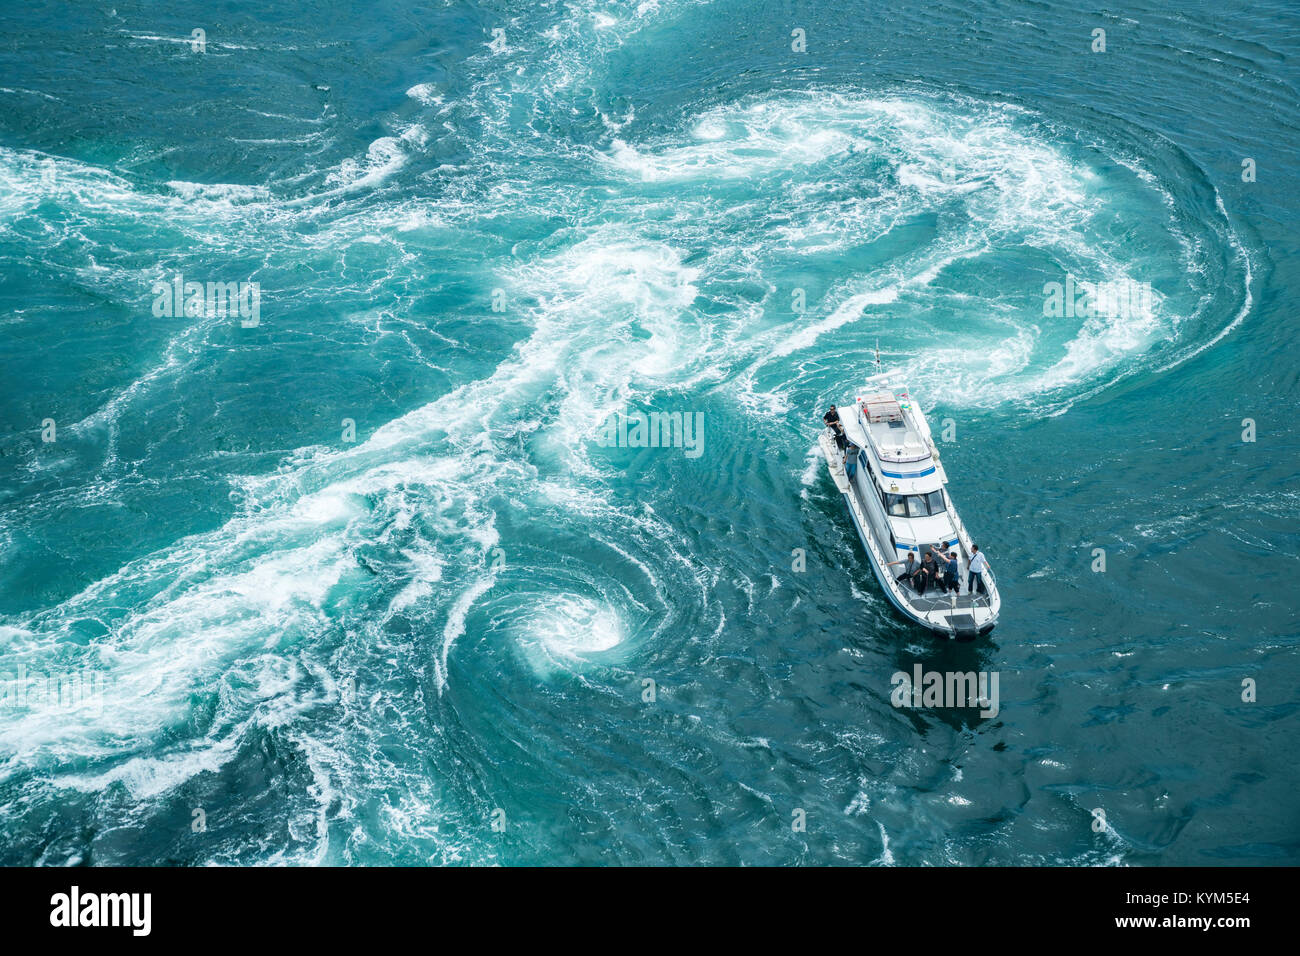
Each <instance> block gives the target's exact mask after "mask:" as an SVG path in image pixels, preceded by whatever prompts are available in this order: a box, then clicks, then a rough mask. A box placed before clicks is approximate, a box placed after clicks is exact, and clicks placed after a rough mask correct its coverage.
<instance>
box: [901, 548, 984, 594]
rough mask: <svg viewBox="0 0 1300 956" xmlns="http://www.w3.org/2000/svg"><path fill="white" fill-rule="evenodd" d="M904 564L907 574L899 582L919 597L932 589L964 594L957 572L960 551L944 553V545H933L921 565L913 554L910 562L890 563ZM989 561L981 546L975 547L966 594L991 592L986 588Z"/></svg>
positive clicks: (909, 554)
mask: <svg viewBox="0 0 1300 956" xmlns="http://www.w3.org/2000/svg"><path fill="white" fill-rule="evenodd" d="M896 564H901V565H904V568H903V573H902V574H900V575H899V576H898V583H899V584H904V585H907V586H908V587H910V588H911V589H912V590H913V591H915V592H916V593H917V594H924V593H925V592H926V591H927V590H928V589H930V588H938V589H939V591H940V593H942V594H947V593H948V592H950V591H951V592H952V593H953V594H958V593H960V592H961V577H960V575H959V573H958V569H957V552H956V551H949V552H947V553H946V554H945V553H944V548H943V545H942V544H935V545H931V546H930V550H929V551H927V552H926V553H925V557H923V558H922V559H921V560H920V561H919V562H918V561H917V560H916V555H915V554H913V553H912V552H911V551H909V552H908V553H907V560H906V561H890V562H889V567H893V566H894V565H896ZM988 566H989V562H988V559H987V558H985V557H984V555H983V554H982V553H981V552H980V546H979V545H978V544H973V545H971V555H970V574H969V576H968V577H967V579H966V593H967V594H974V593H975V591H976V589H977V588H978V589H979V593H980V594H985V593H987V591H986V589H985V587H984V572H985V571H986V570H987V569H988Z"/></svg>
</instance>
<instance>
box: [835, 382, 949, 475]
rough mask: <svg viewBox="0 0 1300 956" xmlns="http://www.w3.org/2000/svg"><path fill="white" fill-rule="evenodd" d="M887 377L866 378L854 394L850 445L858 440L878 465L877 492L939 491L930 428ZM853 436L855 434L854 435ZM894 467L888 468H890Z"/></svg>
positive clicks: (907, 395) (904, 389)
mask: <svg viewBox="0 0 1300 956" xmlns="http://www.w3.org/2000/svg"><path fill="white" fill-rule="evenodd" d="M887 378H888V376H887V375H876V376H872V378H869V379H867V387H866V388H865V389H864V390H863V391H862V392H861V393H860V394H859V395H858V396H857V399H856V401H855V403H854V404H855V407H856V409H857V414H855V415H854V416H853V418H854V424H855V425H856V426H857V427H856V428H855V429H853V432H850V433H849V438H850V439H852V440H853V441H854V442H855V444H858V445H862V444H863V441H864V440H865V442H866V443H867V444H868V445H870V447H871V451H872V452H873V453H874V455H875V456H876V458H877V459H878V460H879V462H880V466H881V467H880V474H878V475H877V476H876V477H877V481H878V483H879V484H880V486H881V488H882V489H884V490H886V491H892V492H895V493H901V494H917V493H924V492H927V491H930V490H933V489H935V488H938V487H940V485H942V484H943V482H944V481H945V476H944V473H943V470H942V468H941V466H940V465H939V462H938V458H937V456H936V455H935V454H934V448H933V444H932V442H931V440H930V429H929V426H928V425H927V424H926V422H925V419H924V417H923V416H922V415H921V413H920V410H919V409H918V408H916V407H915V405H914V404H913V403H912V400H911V396H910V393H909V392H908V390H907V386H906V385H903V384H902V383H898V382H892V383H891V382H888V381H887ZM855 433H856V434H855ZM895 465H896V466H898V467H891V466H895Z"/></svg>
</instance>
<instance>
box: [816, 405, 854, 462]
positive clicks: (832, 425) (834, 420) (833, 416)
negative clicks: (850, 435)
mask: <svg viewBox="0 0 1300 956" xmlns="http://www.w3.org/2000/svg"><path fill="white" fill-rule="evenodd" d="M822 421H824V422H825V423H826V427H827V428H829V429H830V430H831V431H833V432H834V433H835V444H836V445H837V446H839V449H840V451H843V450H844V446H845V444H846V443H847V442H848V439H847V438H845V437H844V426H843V425H842V424H841V423H840V413H839V411H838V410H836V408H835V406H834V405H832V406H831V408H830V411H828V412H827V413H826V414H825V415H823V416H822Z"/></svg>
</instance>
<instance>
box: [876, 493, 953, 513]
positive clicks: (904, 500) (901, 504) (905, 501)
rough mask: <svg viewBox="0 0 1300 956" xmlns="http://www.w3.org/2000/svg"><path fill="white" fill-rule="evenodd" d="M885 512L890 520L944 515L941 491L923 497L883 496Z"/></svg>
mask: <svg viewBox="0 0 1300 956" xmlns="http://www.w3.org/2000/svg"><path fill="white" fill-rule="evenodd" d="M885 510H887V511H888V512H889V515H890V517H892V518H926V517H929V516H930V515H941V514H943V513H944V506H943V490H942V489H939V490H936V491H931V492H927V493H926V494H923V495H885Z"/></svg>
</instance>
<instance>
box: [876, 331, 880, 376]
mask: <svg viewBox="0 0 1300 956" xmlns="http://www.w3.org/2000/svg"><path fill="white" fill-rule="evenodd" d="M876 374H877V375H879V374H880V339H876Z"/></svg>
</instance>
